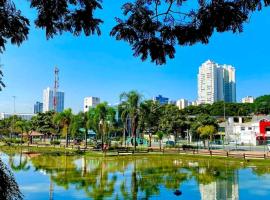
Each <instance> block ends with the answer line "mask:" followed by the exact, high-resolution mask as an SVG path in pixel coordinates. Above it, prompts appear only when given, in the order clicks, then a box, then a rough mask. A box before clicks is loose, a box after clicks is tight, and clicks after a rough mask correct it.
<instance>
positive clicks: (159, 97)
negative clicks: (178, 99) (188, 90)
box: [153, 95, 169, 105]
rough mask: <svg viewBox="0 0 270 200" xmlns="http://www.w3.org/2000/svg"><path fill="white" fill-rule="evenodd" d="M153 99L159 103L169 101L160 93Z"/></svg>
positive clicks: (162, 103) (163, 103)
mask: <svg viewBox="0 0 270 200" xmlns="http://www.w3.org/2000/svg"><path fill="white" fill-rule="evenodd" d="M153 101H157V102H159V103H160V104H161V105H165V104H168V103H169V98H167V97H163V96H162V95H158V96H156V97H154V98H153Z"/></svg>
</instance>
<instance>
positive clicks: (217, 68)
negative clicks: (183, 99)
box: [198, 60, 236, 104]
mask: <svg viewBox="0 0 270 200" xmlns="http://www.w3.org/2000/svg"><path fill="white" fill-rule="evenodd" d="M217 101H225V102H236V80H235V68H234V67H232V66H230V65H219V64H217V63H215V62H212V61H210V60H208V61H206V62H205V63H203V64H202V65H201V66H200V68H199V73H198V103H199V104H212V103H214V102H217Z"/></svg>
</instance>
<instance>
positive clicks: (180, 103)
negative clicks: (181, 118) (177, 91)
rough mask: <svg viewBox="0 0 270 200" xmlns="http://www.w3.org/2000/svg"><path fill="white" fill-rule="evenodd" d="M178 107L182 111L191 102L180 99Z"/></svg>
mask: <svg viewBox="0 0 270 200" xmlns="http://www.w3.org/2000/svg"><path fill="white" fill-rule="evenodd" d="M176 106H177V107H178V108H179V109H180V110H181V109H184V108H186V107H188V106H189V102H188V100H186V99H179V100H177V102H176Z"/></svg>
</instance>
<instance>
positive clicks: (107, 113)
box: [89, 102, 115, 150]
mask: <svg viewBox="0 0 270 200" xmlns="http://www.w3.org/2000/svg"><path fill="white" fill-rule="evenodd" d="M94 118H95V120H94V121H95V123H96V124H97V127H98V132H99V134H100V136H101V146H102V147H101V148H102V150H103V147H104V137H105V134H106V133H108V132H109V131H110V128H111V126H112V125H113V123H114V121H115V111H114V110H113V108H111V107H109V106H108V104H107V103H106V102H105V103H101V104H98V105H97V106H96V108H95V114H94ZM90 121H91V120H89V122H90Z"/></svg>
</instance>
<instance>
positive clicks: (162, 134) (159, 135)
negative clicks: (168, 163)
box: [156, 131, 164, 151]
mask: <svg viewBox="0 0 270 200" xmlns="http://www.w3.org/2000/svg"><path fill="white" fill-rule="evenodd" d="M156 135H157V137H158V140H159V150H160V151H161V142H162V139H163V136H164V133H163V132H162V131H158V132H157V133H156Z"/></svg>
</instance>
